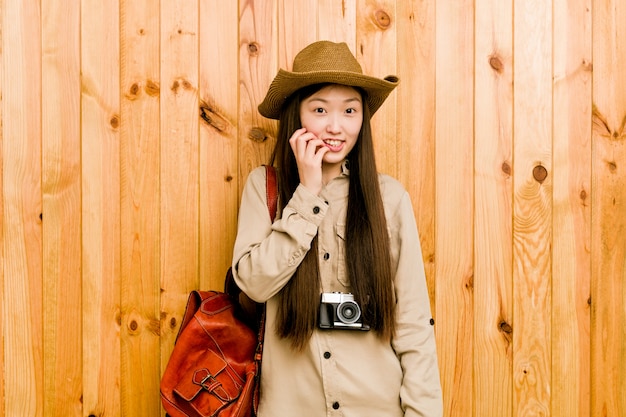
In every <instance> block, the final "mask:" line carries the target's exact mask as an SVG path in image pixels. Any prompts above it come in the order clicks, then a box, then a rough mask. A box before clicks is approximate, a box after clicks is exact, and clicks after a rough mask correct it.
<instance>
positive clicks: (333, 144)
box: [324, 139, 345, 152]
mask: <svg viewBox="0 0 626 417" xmlns="http://www.w3.org/2000/svg"><path fill="white" fill-rule="evenodd" d="M344 144H345V142H344V141H342V140H339V139H324V146H326V147H327V148H328V149H329V150H331V151H332V152H339V151H340V150H341V149H343V146H344Z"/></svg>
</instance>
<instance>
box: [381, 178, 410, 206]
mask: <svg viewBox="0 0 626 417" xmlns="http://www.w3.org/2000/svg"><path fill="white" fill-rule="evenodd" d="M378 182H379V184H380V194H381V196H382V198H383V201H384V202H385V205H386V204H387V203H389V204H394V202H395V203H396V204H397V203H398V202H399V201H400V200H401V199H402V198H403V197H404V196H405V195H406V194H407V191H406V189H405V188H404V185H402V183H401V182H400V181H398V180H397V179H395V178H394V177H392V176H390V175H387V174H378Z"/></svg>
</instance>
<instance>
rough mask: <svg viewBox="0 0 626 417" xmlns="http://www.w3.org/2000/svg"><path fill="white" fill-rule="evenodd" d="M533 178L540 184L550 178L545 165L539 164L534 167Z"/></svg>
mask: <svg viewBox="0 0 626 417" xmlns="http://www.w3.org/2000/svg"><path fill="white" fill-rule="evenodd" d="M533 178H535V181H537V182H538V183H539V184H542V183H543V182H544V181H545V180H546V178H548V170H547V169H546V168H545V167H544V166H543V165H537V166H536V167H535V168H533Z"/></svg>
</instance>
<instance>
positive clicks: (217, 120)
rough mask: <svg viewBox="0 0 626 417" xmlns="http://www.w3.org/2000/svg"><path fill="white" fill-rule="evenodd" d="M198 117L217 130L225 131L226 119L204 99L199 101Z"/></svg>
mask: <svg viewBox="0 0 626 417" xmlns="http://www.w3.org/2000/svg"><path fill="white" fill-rule="evenodd" d="M200 118H201V119H202V120H204V121H205V122H206V124H208V125H209V126H212V127H214V128H215V129H216V130H217V131H218V132H225V131H226V129H227V126H228V122H227V120H226V119H225V118H224V117H222V116H221V115H220V114H218V112H217V110H215V109H213V108H212V107H211V106H210V105H209V104H208V103H206V102H204V101H201V102H200Z"/></svg>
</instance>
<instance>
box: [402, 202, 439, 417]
mask: <svg viewBox="0 0 626 417" xmlns="http://www.w3.org/2000/svg"><path fill="white" fill-rule="evenodd" d="M392 224H393V229H392V230H391V232H392V236H393V234H396V236H397V237H396V239H397V240H396V245H394V248H395V251H396V260H397V262H396V266H397V269H396V274H395V281H394V286H395V296H396V309H397V310H396V320H397V325H396V326H397V327H396V334H395V336H394V338H393V340H392V344H393V348H394V350H395V351H396V354H397V355H398V358H399V360H400V365H401V366H402V373H403V379H402V387H401V390H400V401H401V404H402V408H403V409H404V412H405V417H417V416H420V417H438V416H442V415H443V401H442V393H441V383H440V377H439V367H438V361H437V351H436V344H435V333H434V326H433V324H432V323H433V322H432V316H431V311H430V302H429V296H428V289H427V286H426V276H425V273H424V263H423V258H422V251H421V245H420V241H419V236H418V232H417V225H416V222H415V216H414V214H413V208H412V204H411V200H410V198H409V195H408V193H406V192H405V193H404V194H403V196H402V198H401V200H400V202H399V205H398V207H397V209H396V212H395V214H394V220H393V222H392ZM392 240H395V239H393V237H392Z"/></svg>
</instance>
